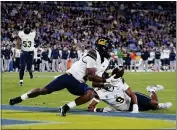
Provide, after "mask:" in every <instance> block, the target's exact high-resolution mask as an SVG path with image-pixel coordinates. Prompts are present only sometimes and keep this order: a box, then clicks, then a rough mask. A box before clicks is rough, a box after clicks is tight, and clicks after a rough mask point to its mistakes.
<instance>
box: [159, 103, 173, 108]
mask: <svg viewBox="0 0 177 130" xmlns="http://www.w3.org/2000/svg"><path fill="white" fill-rule="evenodd" d="M158 106H159V108H162V109H165V108H166V109H168V108H170V107H171V106H172V103H171V102H166V103H159V104H158Z"/></svg>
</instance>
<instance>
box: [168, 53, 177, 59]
mask: <svg viewBox="0 0 177 130" xmlns="http://www.w3.org/2000/svg"><path fill="white" fill-rule="evenodd" d="M169 59H170V61H174V60H176V53H174V52H171V53H170V58H169Z"/></svg>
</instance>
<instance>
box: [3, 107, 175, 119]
mask: <svg viewBox="0 0 177 130" xmlns="http://www.w3.org/2000/svg"><path fill="white" fill-rule="evenodd" d="M1 107H2V110H16V111H33V112H34V111H35V112H54V113H57V111H58V109H57V108H46V107H34V106H30V107H29V106H9V105H2V106H1ZM69 113H70V114H79V115H80V114H81V115H95V116H118V117H127V118H145V119H159V120H176V114H159V113H145V112H140V113H136V114H135V113H130V112H109V113H96V112H95V113H94V112H88V111H86V110H81V109H72V110H71V111H70V112H69Z"/></svg>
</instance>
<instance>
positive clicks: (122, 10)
mask: <svg viewBox="0 0 177 130" xmlns="http://www.w3.org/2000/svg"><path fill="white" fill-rule="evenodd" d="M175 11H176V2H164V1H163V2H113V1H112V2H84V1H83V2H57V1H56V2H1V63H3V64H1V69H2V70H3V71H4V72H6V73H2V104H3V105H2V120H1V121H2V123H4V124H3V126H2V128H4V129H7V128H8V129H9V128H16V129H17V128H18V129H35V128H42V129H44V128H46V129H52V128H53V129H54V128H82V129H83V128H118V129H123V128H126V129H130V128H137V129H138V128H147V129H148V128H153V129H155V128H158V129H159V128H175V126H176V123H175V122H174V121H175V120H176V119H173V118H172V117H173V116H174V115H173V114H176V107H175V106H176V89H175V83H176V81H175V79H176V75H175V73H174V72H163V73H154V72H149V73H146V72H142V73H136V72H131V73H130V72H126V73H125V79H126V82H127V83H128V84H129V85H130V86H131V87H132V89H133V90H135V91H140V92H143V93H145V94H147V92H146V91H145V87H146V86H147V85H149V84H162V85H163V86H165V90H164V91H163V92H160V93H158V96H159V100H160V101H162V102H163V101H171V102H172V103H173V106H172V108H171V109H170V110H159V111H155V112H153V111H150V112H148V113H156V114H159V115H156V114H152V115H151V114H149V115H150V116H147V115H145V114H144V113H143V114H142V115H131V116H130V115H126V114H125V115H124V114H123V116H124V117H121V115H119V114H118V115H114V114H112V115H110V114H107V115H105V116H104V117H103V116H102V115H100V114H98V115H92V114H88V113H86V112H85V113H82V111H79V112H76V113H72V112H71V113H69V114H68V116H67V118H65V119H63V118H62V117H59V116H56V113H57V107H59V106H60V105H63V104H64V103H65V102H68V101H71V100H73V99H74V96H72V95H70V94H68V92H67V91H66V90H64V91H62V92H59V93H54V94H52V95H50V96H46V97H39V98H37V99H34V100H27V101H26V102H24V103H22V104H20V105H22V106H27V107H28V106H32V107H34V108H35V107H41V106H43V107H44V108H39V110H33V109H32V108H31V107H30V108H25V107H21V108H18V106H17V107H9V106H8V99H9V98H11V97H14V96H17V95H19V94H22V93H24V92H26V91H28V90H30V89H32V88H36V87H42V86H44V85H45V84H47V83H48V82H50V81H51V80H52V79H53V78H54V76H56V75H58V74H61V73H62V72H64V71H65V69H64V68H65V67H67V66H64V60H67V61H69V63H70V61H72V58H73V59H74V58H76V59H79V57H80V56H81V55H82V53H83V52H84V51H86V50H88V49H90V48H92V47H93V48H94V41H95V40H96V39H97V38H98V36H108V37H110V38H111V39H112V40H113V42H114V47H113V49H112V62H111V63H110V68H112V67H113V66H114V65H115V63H116V64H118V65H120V64H122V59H123V60H125V61H129V62H128V63H130V64H131V60H134V57H127V55H128V54H130V55H131V53H132V52H133V53H135V54H136V66H137V70H136V71H157V70H156V67H155V66H154V60H155V56H154V55H155V52H156V51H160V52H161V57H160V59H161V66H160V68H161V69H160V70H159V71H175V69H176V68H173V69H172V70H169V68H170V61H175V63H176V56H175V59H174V58H172V57H171V55H170V54H171V53H170V52H171V50H173V49H174V50H175V51H174V53H175V54H176V12H175ZM26 20H28V21H30V22H31V23H32V25H33V29H34V30H36V32H37V37H36V39H35V43H36V50H35V52H36V57H34V58H35V59H36V60H35V61H37V59H40V62H38V63H35V62H34V71H39V72H40V71H59V72H46V73H38V72H36V73H35V74H34V79H33V81H32V80H31V79H29V77H28V75H25V79H24V81H25V86H23V87H19V86H18V73H11V72H13V71H18V69H16V63H15V58H13V51H14V45H15V43H16V36H17V34H18V31H19V30H21V29H22V27H23V24H24V22H25V21H26ZM54 45H56V48H57V49H58V51H59V54H60V58H58V66H57V65H56V66H55V67H54V69H52V60H53V59H52V50H53V48H54ZM73 46H75V47H76V48H75V49H76V50H77V53H78V54H77V55H78V56H77V55H76V56H70V52H71V51H72V50H71V49H72V47H73ZM143 48H146V49H147V51H148V53H149V54H150V55H149V57H146V58H145V59H147V58H148V61H149V62H148V68H142V65H141V63H142V61H143V60H141V56H142V50H143ZM163 48H164V49H165V50H169V52H168V54H169V55H167V56H166V58H164V57H163V56H164V51H163V50H164V49H163ZM43 50H46V53H47V55H48V58H47V62H48V63H49V70H47V67H46V68H45V70H42V68H43V67H42V66H43V64H42V60H45V59H43V58H42V56H41V55H42V52H43ZM63 51H68V52H69V55H68V56H67V58H65V57H62V55H61V54H62V52H63ZM44 52H45V51H44ZM38 54H39V55H38ZM71 57H72V58H71ZM41 58H42V59H41ZM117 58H118V59H117ZM163 59H168V60H167V61H168V63H167V65H166V66H167V67H168V68H167V69H166V68H165V67H163V65H164V64H163ZM62 61H63V62H62ZM139 61H140V62H139ZM126 64H127V62H124V65H126ZM112 65H113V66H112ZM164 66H165V65H164ZM175 66H176V65H175ZM8 67H9V68H8ZM8 71H10V73H9V72H8ZM128 71H129V70H128ZM135 81H136V82H135ZM88 84H90V83H88ZM66 94H68V95H67V97H66ZM56 99H57V102H56ZM99 106H101V107H103V106H105V104H104V103H101V104H100V105H99ZM53 107H54V109H48V108H53ZM86 108H87V105H83V106H81V107H78V109H82V110H83V109H84V110H85V109H86ZM86 115H87V116H86ZM112 116H115V117H112ZM165 116H167V118H164V117H165ZM24 117H25V118H24ZM138 117H140V118H138ZM103 118H104V120H103ZM147 118H149V119H147ZM171 118H172V119H171ZM30 121H31V122H30ZM125 122H126V124H130V125H126V124H125ZM140 122H141V125H140V124H139V123H140ZM38 123H39V124H38ZM41 123H42V124H41ZM66 123H67V125H66ZM44 124H45V125H44ZM93 124H94V125H93ZM113 124H114V125H113ZM117 124H118V125H117Z"/></svg>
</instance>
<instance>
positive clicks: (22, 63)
mask: <svg viewBox="0 0 177 130" xmlns="http://www.w3.org/2000/svg"><path fill="white" fill-rule="evenodd" d="M25 66H26V52H24V51H22V52H21V54H20V72H19V78H20V86H23V76H24V71H25Z"/></svg>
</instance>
